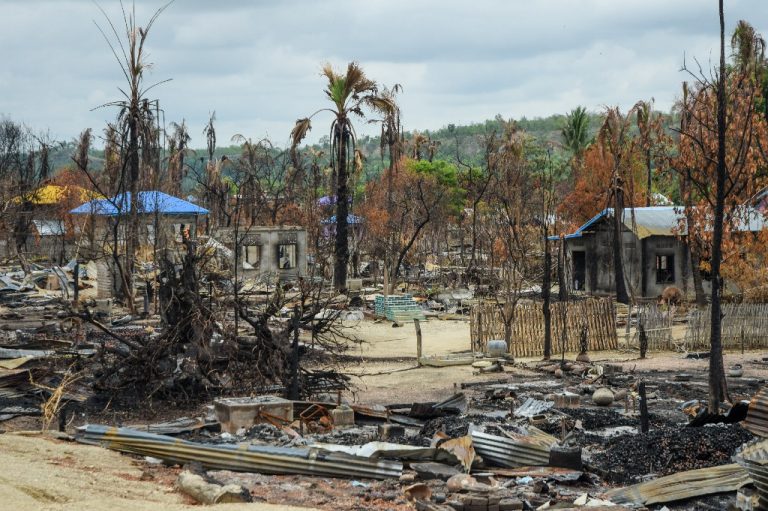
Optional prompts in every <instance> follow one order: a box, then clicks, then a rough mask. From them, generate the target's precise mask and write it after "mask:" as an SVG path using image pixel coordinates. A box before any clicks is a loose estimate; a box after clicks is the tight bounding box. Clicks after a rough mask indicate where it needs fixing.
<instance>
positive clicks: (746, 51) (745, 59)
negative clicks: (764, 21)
mask: <svg viewBox="0 0 768 511" xmlns="http://www.w3.org/2000/svg"><path fill="white" fill-rule="evenodd" d="M731 49H732V50H733V60H734V63H735V65H736V70H737V71H738V72H739V74H742V73H743V74H745V75H747V76H748V77H750V78H752V79H759V78H760V75H761V74H762V71H763V70H765V67H766V61H765V39H763V36H761V35H760V34H759V33H757V32H756V31H755V28H754V27H753V26H752V25H750V24H749V23H748V22H746V21H744V20H740V21H739V22H738V24H737V25H736V29H735V30H734V31H733V35H731Z"/></svg>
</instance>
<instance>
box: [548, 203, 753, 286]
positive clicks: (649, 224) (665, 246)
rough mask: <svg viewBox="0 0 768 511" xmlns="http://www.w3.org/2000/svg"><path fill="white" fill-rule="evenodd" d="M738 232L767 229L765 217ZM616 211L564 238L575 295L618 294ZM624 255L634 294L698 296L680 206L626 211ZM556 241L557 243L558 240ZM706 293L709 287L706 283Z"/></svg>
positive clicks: (610, 210)
mask: <svg viewBox="0 0 768 511" xmlns="http://www.w3.org/2000/svg"><path fill="white" fill-rule="evenodd" d="M747 217H748V218H749V220H748V221H745V222H742V223H741V224H740V226H739V230H741V231H744V232H748V231H753V232H754V231H759V230H762V229H764V228H765V221H764V219H763V216H762V215H761V214H759V213H757V212H756V211H752V210H750V211H749V212H748V215H747ZM613 221H614V216H613V208H606V209H604V210H603V211H601V212H600V213H598V214H597V215H595V216H594V217H593V218H592V219H590V220H589V221H588V222H586V223H585V224H584V225H582V226H581V227H579V228H578V229H576V231H575V232H573V233H571V234H568V235H566V236H565V254H566V259H567V264H568V270H569V272H570V275H569V282H568V284H569V285H570V286H571V289H574V290H579V291H585V292H587V293H593V294H602V293H605V294H608V293H614V292H615V291H616V285H615V273H614V263H613V236H614V234H613V233H614V225H613ZM621 227H622V233H621V250H622V260H623V262H624V271H625V276H626V280H627V284H628V286H629V288H630V290H631V293H632V294H633V295H634V296H636V297H643V298H655V297H658V296H659V295H660V294H661V293H662V292H663V290H664V289H665V288H666V287H668V286H675V287H677V288H679V289H680V290H682V291H683V292H685V293H686V294H688V295H691V294H692V293H693V278H692V274H691V258H690V253H689V251H688V249H687V247H686V245H685V243H684V239H685V234H686V229H685V215H684V214H683V208H682V207H681V206H653V207H647V208H632V209H629V208H628V209H625V210H624V214H623V216H622V218H621ZM551 239H557V237H553V238H551ZM704 285H705V288H706V287H707V286H708V285H709V284H708V282H706V280H705V282H704Z"/></svg>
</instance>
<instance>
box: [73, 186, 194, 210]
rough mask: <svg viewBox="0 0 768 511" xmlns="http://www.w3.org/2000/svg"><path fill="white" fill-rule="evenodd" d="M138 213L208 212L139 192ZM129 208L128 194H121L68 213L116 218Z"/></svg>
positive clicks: (161, 195) (154, 193) (155, 193)
mask: <svg viewBox="0 0 768 511" xmlns="http://www.w3.org/2000/svg"><path fill="white" fill-rule="evenodd" d="M138 205H139V211H140V212H141V213H160V214H163V215H207V214H208V210H207V209H205V208H201V207H200V206H198V205H197V204H192V203H191V202H188V201H185V200H184V199H180V198H178V197H174V196H172V195H168V194H167V193H163V192H158V191H148V192H139V195H138ZM130 206H131V194H130V192H126V193H121V194H119V195H116V196H115V197H112V198H111V199H95V200H92V201H89V202H86V203H85V204H83V205H81V206H78V207H76V208H75V209H73V210H72V211H70V213H72V214H74V215H88V214H93V215H102V216H118V215H121V214H127V213H128V211H129V209H130Z"/></svg>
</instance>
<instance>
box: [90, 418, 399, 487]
mask: <svg viewBox="0 0 768 511" xmlns="http://www.w3.org/2000/svg"><path fill="white" fill-rule="evenodd" d="M77 440H78V441H80V442H82V443H88V444H94V445H101V446H103V447H106V448H108V449H113V450H116V451H121V452H128V453H132V454H138V455H141V456H152V457H155V458H160V459H162V460H166V461H169V462H172V463H179V464H183V463H189V462H198V463H200V464H201V465H202V466H203V467H205V468H208V469H219V470H233V471H239V472H259V473H265V474H303V475H316V476H325V477H365V478H371V479H387V478H392V477H400V475H402V472H403V465H402V463H400V462H397V461H386V460H370V459H368V458H361V457H358V456H349V455H345V454H342V453H331V452H328V451H323V450H320V449H312V448H288V447H269V446H255V445H232V444H222V445H215V444H200V443H195V442H188V441H186V440H180V439H177V438H173V437H169V436H163V435H154V434H152V433H144V432H141V431H135V430H132V429H128V428H113V427H108V426H97V425H88V426H85V427H83V428H79V432H78V435H77Z"/></svg>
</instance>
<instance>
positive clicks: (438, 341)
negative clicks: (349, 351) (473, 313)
mask: <svg viewBox="0 0 768 511" xmlns="http://www.w3.org/2000/svg"><path fill="white" fill-rule="evenodd" d="M350 333H351V334H352V335H354V336H356V337H358V338H360V339H362V340H363V341H365V342H364V343H363V344H362V345H361V347H360V348H359V349H356V350H355V354H357V355H362V356H365V357H387V358H389V357H413V358H415V357H416V327H415V326H414V324H413V322H412V321H411V322H408V323H405V324H404V325H403V326H401V327H399V328H393V327H392V323H391V322H389V321H380V322H374V321H370V320H366V321H361V322H360V323H358V324H357V325H355V326H353V327H352V328H350ZM421 335H422V347H423V350H424V356H430V355H436V354H437V355H445V354H448V353H457V352H461V351H469V349H470V346H471V341H470V337H469V321H443V320H439V319H430V320H426V321H421Z"/></svg>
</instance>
